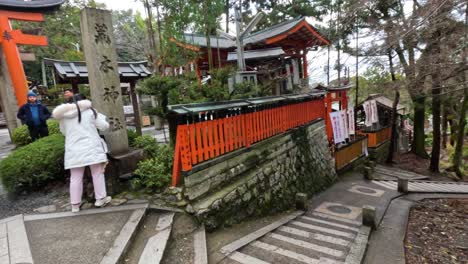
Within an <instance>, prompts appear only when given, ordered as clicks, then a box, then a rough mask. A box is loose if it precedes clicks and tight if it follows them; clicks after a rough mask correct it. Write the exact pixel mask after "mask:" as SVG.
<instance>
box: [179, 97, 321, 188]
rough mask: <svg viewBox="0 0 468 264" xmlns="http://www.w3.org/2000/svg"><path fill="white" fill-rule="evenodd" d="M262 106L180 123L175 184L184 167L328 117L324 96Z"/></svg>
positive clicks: (187, 168) (185, 169) (185, 168)
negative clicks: (218, 116) (220, 116)
mask: <svg viewBox="0 0 468 264" xmlns="http://www.w3.org/2000/svg"><path fill="white" fill-rule="evenodd" d="M261 108H262V107H260V108H257V107H244V108H238V109H237V110H235V111H233V112H232V111H231V112H230V114H229V115H227V116H225V117H222V118H217V119H214V118H213V116H212V115H211V116H207V117H206V118H205V119H208V120H203V118H202V121H199V122H194V123H189V124H180V125H178V126H177V135H176V144H175V156H174V166H173V177H172V185H173V186H176V185H178V184H179V181H180V174H181V171H184V172H187V171H190V170H192V167H193V166H195V165H197V164H200V163H202V162H205V161H208V160H211V159H214V158H216V157H219V156H222V155H224V154H226V153H229V152H232V151H234V150H237V149H240V148H245V147H250V146H251V145H252V144H254V143H256V142H259V141H262V140H265V139H267V138H270V137H273V136H275V135H278V134H281V133H284V132H286V131H287V130H289V129H292V128H295V127H299V126H302V125H305V124H307V123H310V122H312V121H314V120H317V119H319V118H324V117H325V105H324V98H323V97H321V98H314V99H311V100H309V101H303V102H299V103H291V104H286V105H278V106H271V105H269V106H266V107H265V109H262V110H258V109H261ZM211 119H213V120H211Z"/></svg>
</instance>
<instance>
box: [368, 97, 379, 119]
mask: <svg viewBox="0 0 468 264" xmlns="http://www.w3.org/2000/svg"><path fill="white" fill-rule="evenodd" d="M370 105H371V109H372V110H371V111H372V120H371V121H372V123H378V122H379V114H378V112H377V101H375V100H371V101H370Z"/></svg>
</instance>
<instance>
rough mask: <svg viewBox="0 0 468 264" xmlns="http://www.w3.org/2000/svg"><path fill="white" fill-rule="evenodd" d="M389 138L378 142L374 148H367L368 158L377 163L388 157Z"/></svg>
mask: <svg viewBox="0 0 468 264" xmlns="http://www.w3.org/2000/svg"><path fill="white" fill-rule="evenodd" d="M389 147H390V140H388V141H386V142H384V143H382V144H380V145H379V146H377V147H375V148H369V158H370V159H371V160H373V161H375V162H377V163H384V162H385V161H386V160H387V157H388V151H389Z"/></svg>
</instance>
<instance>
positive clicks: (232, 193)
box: [184, 122, 337, 229]
mask: <svg viewBox="0 0 468 264" xmlns="http://www.w3.org/2000/svg"><path fill="white" fill-rule="evenodd" d="M267 141H268V143H265V141H264V142H261V144H257V145H254V146H252V147H251V149H250V151H248V152H245V153H242V154H240V155H239V156H236V157H235V158H233V159H232V160H233V161H235V162H231V160H228V161H227V162H225V163H223V166H224V167H223V168H219V167H216V166H214V167H212V168H213V169H215V170H216V171H215V172H213V171H210V169H209V168H208V169H206V170H204V171H201V172H198V173H196V174H200V175H191V176H190V177H197V181H196V182H194V181H191V180H190V179H189V180H188V181H186V182H189V183H191V182H193V183H194V184H193V185H191V184H189V185H190V186H186V188H185V190H184V192H185V195H187V197H189V199H190V200H191V204H190V207H191V209H194V210H190V211H194V212H195V214H196V215H197V217H198V218H199V219H200V220H201V221H202V222H204V223H205V225H206V227H207V228H208V229H214V228H217V227H219V226H222V225H231V224H234V223H237V222H240V221H242V220H244V219H246V218H249V217H254V216H262V215H267V214H272V213H276V212H280V211H284V210H287V209H290V208H291V207H293V206H294V204H295V201H294V199H295V194H296V193H298V192H304V193H307V194H309V195H310V196H311V195H313V194H315V193H317V192H320V191H322V190H324V189H325V188H326V187H328V186H330V185H331V184H332V183H333V182H334V181H335V180H336V179H337V175H336V172H335V168H334V162H333V159H332V157H331V155H330V152H329V149H328V141H327V140H326V131H325V126H324V123H323V122H318V123H315V124H312V125H309V126H305V127H301V128H298V129H296V130H294V131H291V132H290V133H287V134H285V135H282V136H279V137H275V138H273V139H269V140H267ZM200 179H203V181H201V180H200ZM220 179H222V180H220ZM195 183H196V184H195ZM190 197H191V198H190ZM194 197H195V198H194ZM192 198H193V199H192Z"/></svg>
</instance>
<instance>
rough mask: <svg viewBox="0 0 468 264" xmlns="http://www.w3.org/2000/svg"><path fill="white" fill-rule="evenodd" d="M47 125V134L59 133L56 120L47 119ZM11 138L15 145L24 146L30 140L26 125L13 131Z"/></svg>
mask: <svg viewBox="0 0 468 264" xmlns="http://www.w3.org/2000/svg"><path fill="white" fill-rule="evenodd" d="M47 126H48V127H49V135H57V134H60V124H59V122H58V121H57V120H48V121H47ZM11 140H12V141H13V143H14V144H15V145H16V146H19V147H20V146H25V145H27V144H29V143H31V142H32V140H31V137H30V136H29V130H28V126H26V125H23V126H20V127H18V128H17V129H15V130H14V131H13V135H12V137H11Z"/></svg>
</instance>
